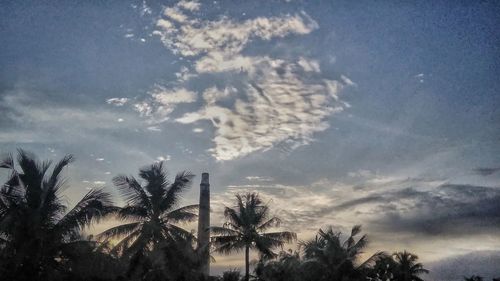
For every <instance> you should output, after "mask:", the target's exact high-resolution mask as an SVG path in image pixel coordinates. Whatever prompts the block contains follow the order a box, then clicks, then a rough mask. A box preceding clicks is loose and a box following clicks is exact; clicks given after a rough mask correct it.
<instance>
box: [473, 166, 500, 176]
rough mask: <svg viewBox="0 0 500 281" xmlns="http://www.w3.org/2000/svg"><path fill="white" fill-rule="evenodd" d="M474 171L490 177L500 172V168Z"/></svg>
mask: <svg viewBox="0 0 500 281" xmlns="http://www.w3.org/2000/svg"><path fill="white" fill-rule="evenodd" d="M473 171H474V173H476V174H478V175H481V176H489V175H492V174H494V173H496V172H498V171H500V168H476V169H474V170H473Z"/></svg>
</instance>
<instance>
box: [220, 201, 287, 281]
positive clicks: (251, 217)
mask: <svg viewBox="0 0 500 281" xmlns="http://www.w3.org/2000/svg"><path fill="white" fill-rule="evenodd" d="M224 216H225V218H226V219H227V222H226V223H225V224H224V225H223V227H212V228H211V230H212V232H213V233H215V234H216V236H215V237H213V239H212V240H213V243H214V244H215V246H216V247H217V249H216V250H217V252H219V253H224V254H229V253H231V252H239V251H241V250H243V249H244V250H245V269H246V270H245V280H248V279H249V276H250V274H249V250H250V249H256V250H257V251H259V253H260V254H261V255H263V256H265V257H274V256H275V255H276V254H275V253H273V252H272V249H273V248H275V247H281V246H283V245H284V244H285V243H287V242H291V241H293V240H294V239H296V234H295V233H293V232H288V231H282V232H268V233H266V232H265V231H266V230H268V229H270V228H273V227H278V226H279V225H280V223H281V221H280V219H279V218H277V217H270V214H269V207H268V206H267V205H264V204H263V202H262V200H261V199H260V198H259V196H258V194H256V193H247V194H244V195H243V196H242V195H239V194H238V195H236V206H235V207H234V208H229V207H226V208H225V210H224Z"/></svg>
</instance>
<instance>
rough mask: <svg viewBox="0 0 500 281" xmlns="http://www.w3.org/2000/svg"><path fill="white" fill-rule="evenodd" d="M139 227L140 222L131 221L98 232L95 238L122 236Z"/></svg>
mask: <svg viewBox="0 0 500 281" xmlns="http://www.w3.org/2000/svg"><path fill="white" fill-rule="evenodd" d="M140 227H141V223H140V222H132V223H127V224H122V225H118V226H115V227H112V228H110V229H108V230H106V231H104V232H101V233H99V234H98V235H97V236H96V237H97V239H106V240H107V239H115V238H121V237H124V236H129V235H130V234H131V233H133V232H134V231H137V230H138V229H139V228H140Z"/></svg>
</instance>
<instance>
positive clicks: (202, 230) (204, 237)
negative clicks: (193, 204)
mask: <svg viewBox="0 0 500 281" xmlns="http://www.w3.org/2000/svg"><path fill="white" fill-rule="evenodd" d="M209 227H210V183H209V181H208V173H203V174H201V183H200V204H199V213H198V249H201V251H202V255H203V260H202V265H201V272H202V273H203V275H205V276H209V274H210V251H209V249H210V248H209V241H210V229H209Z"/></svg>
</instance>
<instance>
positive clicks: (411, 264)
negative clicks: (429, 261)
mask: <svg viewBox="0 0 500 281" xmlns="http://www.w3.org/2000/svg"><path fill="white" fill-rule="evenodd" d="M393 258H394V261H395V263H396V264H395V267H394V280H398V281H422V279H421V278H420V277H419V275H421V274H424V273H429V271H428V270H427V269H425V268H424V267H423V265H422V264H421V263H418V262H417V260H418V256H417V255H414V254H412V253H410V252H407V251H403V252H396V253H394V254H393Z"/></svg>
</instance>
